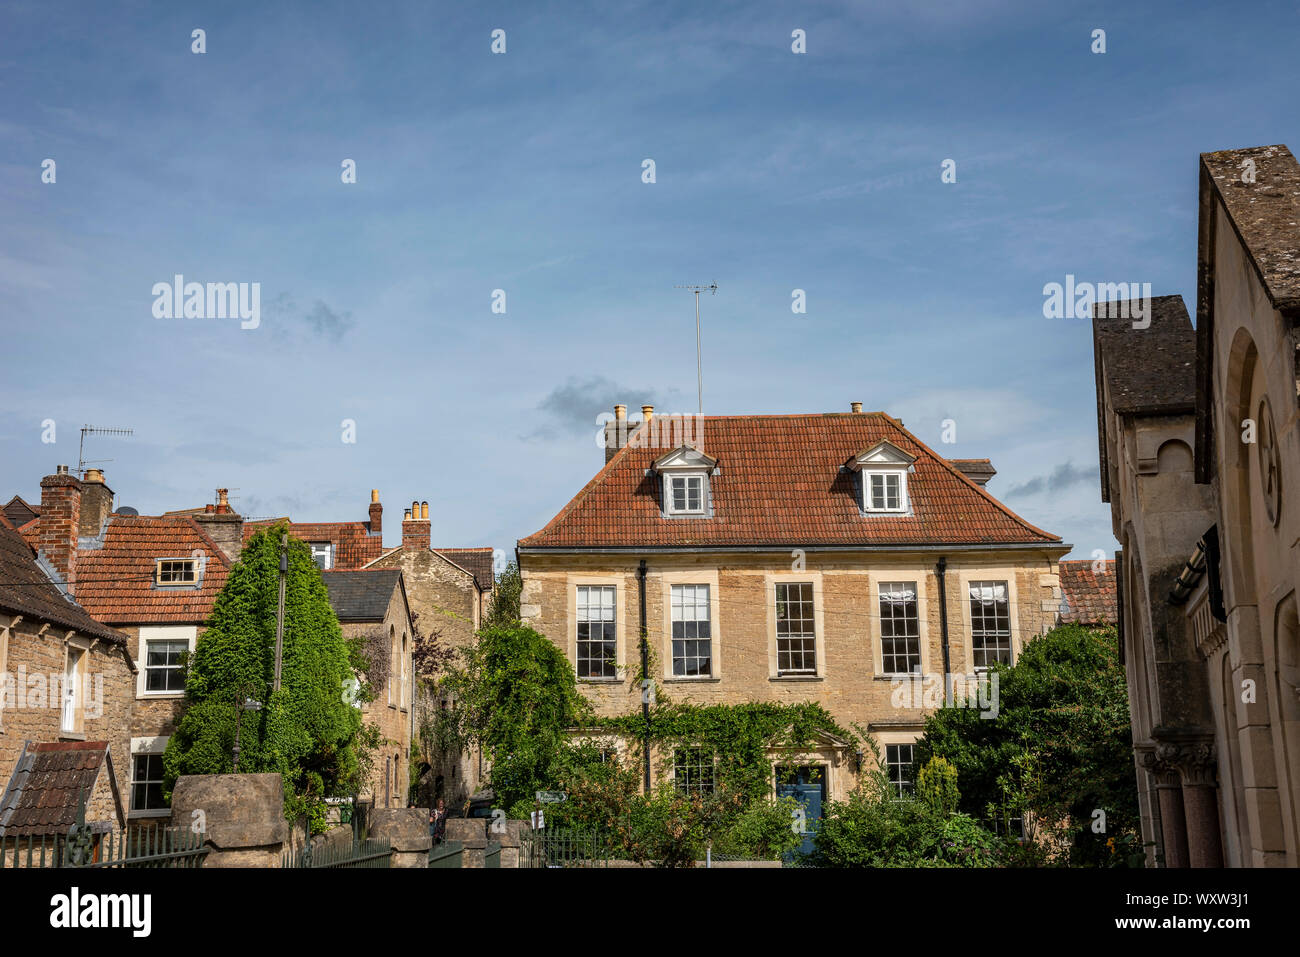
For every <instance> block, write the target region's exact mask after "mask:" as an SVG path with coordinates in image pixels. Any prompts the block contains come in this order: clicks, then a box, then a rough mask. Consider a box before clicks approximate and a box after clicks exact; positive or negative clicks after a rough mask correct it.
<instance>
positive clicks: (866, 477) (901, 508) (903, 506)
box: [862, 469, 908, 515]
mask: <svg viewBox="0 0 1300 957" xmlns="http://www.w3.org/2000/svg"><path fill="white" fill-rule="evenodd" d="M877 477H879V478H880V479H881V482H882V483H883V484H882V489H883V491H884V499H885V503H886V504H885V505H883V506H881V507H876V505H875V504H874V495H873V494H872V488H871V486H872V485H873V484H874V481H873V480H874V479H875V478H877ZM890 478H896V479H897V480H898V505H897V507H895V508H890V507H889V505H888V502H889V484H888V483H889V479H890ZM862 510H863V511H864V512H871V513H873V514H881V513H883V514H892V515H898V514H902V513H905V512H906V511H907V510H908V501H907V469H863V470H862Z"/></svg>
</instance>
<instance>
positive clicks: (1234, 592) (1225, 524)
mask: <svg viewBox="0 0 1300 957" xmlns="http://www.w3.org/2000/svg"><path fill="white" fill-rule="evenodd" d="M1259 366H1260V362H1259V350H1258V348H1256V346H1255V340H1254V339H1253V338H1252V337H1251V334H1250V331H1249V330H1248V329H1246V328H1245V327H1242V328H1240V329H1238V330H1237V332H1236V335H1234V336H1233V339H1232V345H1231V347H1230V348H1229V350H1228V357H1227V362H1226V363H1225V368H1224V388H1223V426H1224V427H1223V429H1222V430H1221V431H1220V434H1219V441H1220V446H1221V448H1220V450H1219V458H1220V461H1221V463H1222V468H1221V469H1220V470H1219V494H1220V498H1221V509H1220V517H1221V528H1220V529H1219V532H1220V535H1219V539H1220V542H1221V543H1222V550H1223V555H1224V559H1225V560H1224V561H1223V562H1222V567H1223V569H1224V571H1225V573H1226V574H1225V576H1224V578H1225V580H1224V582H1223V589H1224V597H1225V599H1226V604H1227V606H1228V611H1229V612H1230V613H1231V611H1232V609H1233V608H1235V607H1237V606H1239V605H1254V604H1255V603H1256V600H1257V599H1256V589H1255V576H1254V574H1253V573H1252V569H1254V567H1255V539H1254V532H1253V531H1252V515H1251V507H1252V506H1251V492H1252V487H1251V481H1252V478H1253V477H1254V476H1252V472H1253V471H1254V465H1253V464H1252V461H1253V454H1252V453H1253V451H1254V446H1253V445H1248V444H1246V443H1245V442H1243V441H1242V431H1243V428H1244V426H1243V423H1244V422H1245V421H1246V420H1247V419H1253V417H1254V412H1253V411H1252V409H1251V393H1252V391H1253V390H1254V387H1255V376H1256V375H1258V374H1260V368H1259Z"/></svg>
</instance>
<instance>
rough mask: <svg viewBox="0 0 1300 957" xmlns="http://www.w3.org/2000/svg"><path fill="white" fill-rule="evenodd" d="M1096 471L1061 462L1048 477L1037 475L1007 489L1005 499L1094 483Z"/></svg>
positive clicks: (1059, 490)
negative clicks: (1084, 483) (1089, 482)
mask: <svg viewBox="0 0 1300 957" xmlns="http://www.w3.org/2000/svg"><path fill="white" fill-rule="evenodd" d="M1096 480H1097V470H1096V469H1095V468H1087V467H1085V466H1080V465H1075V464H1074V463H1073V462H1063V463H1062V464H1060V465H1058V466H1057V467H1056V468H1055V469H1053V470H1052V472H1051V474H1050V475H1039V476H1037V477H1035V478H1031V479H1030V480H1029V481H1028V482H1021V483H1020V484H1019V485H1013V486H1012V487H1011V488H1009V489H1007V496H1006V497H1007V498H1015V497H1019V496H1026V495H1040V494H1042V493H1043V492H1063V491H1065V489H1067V488H1070V487H1071V486H1074V485H1079V484H1081V483H1083V482H1088V481H1096Z"/></svg>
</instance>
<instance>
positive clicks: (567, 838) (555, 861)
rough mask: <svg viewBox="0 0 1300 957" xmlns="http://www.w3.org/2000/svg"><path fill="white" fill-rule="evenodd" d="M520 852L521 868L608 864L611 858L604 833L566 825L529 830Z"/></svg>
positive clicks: (603, 865)
mask: <svg viewBox="0 0 1300 957" xmlns="http://www.w3.org/2000/svg"><path fill="white" fill-rule="evenodd" d="M519 852H520V860H519V866H520V867H607V866H608V862H609V858H610V850H609V841H608V839H607V838H606V836H605V835H604V834H602V833H600V832H599V831H584V830H578V829H576V828H566V827H548V828H542V829H541V830H537V831H528V832H527V833H526V834H525V835H524V839H523V841H522V842H521V844H520V848H519Z"/></svg>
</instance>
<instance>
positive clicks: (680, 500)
mask: <svg viewBox="0 0 1300 957" xmlns="http://www.w3.org/2000/svg"><path fill="white" fill-rule="evenodd" d="M668 487H669V490H670V493H671V501H672V511H674V512H700V511H703V510H704V478H703V476H700V475H674V476H672V478H670V479H669V482H668Z"/></svg>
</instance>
